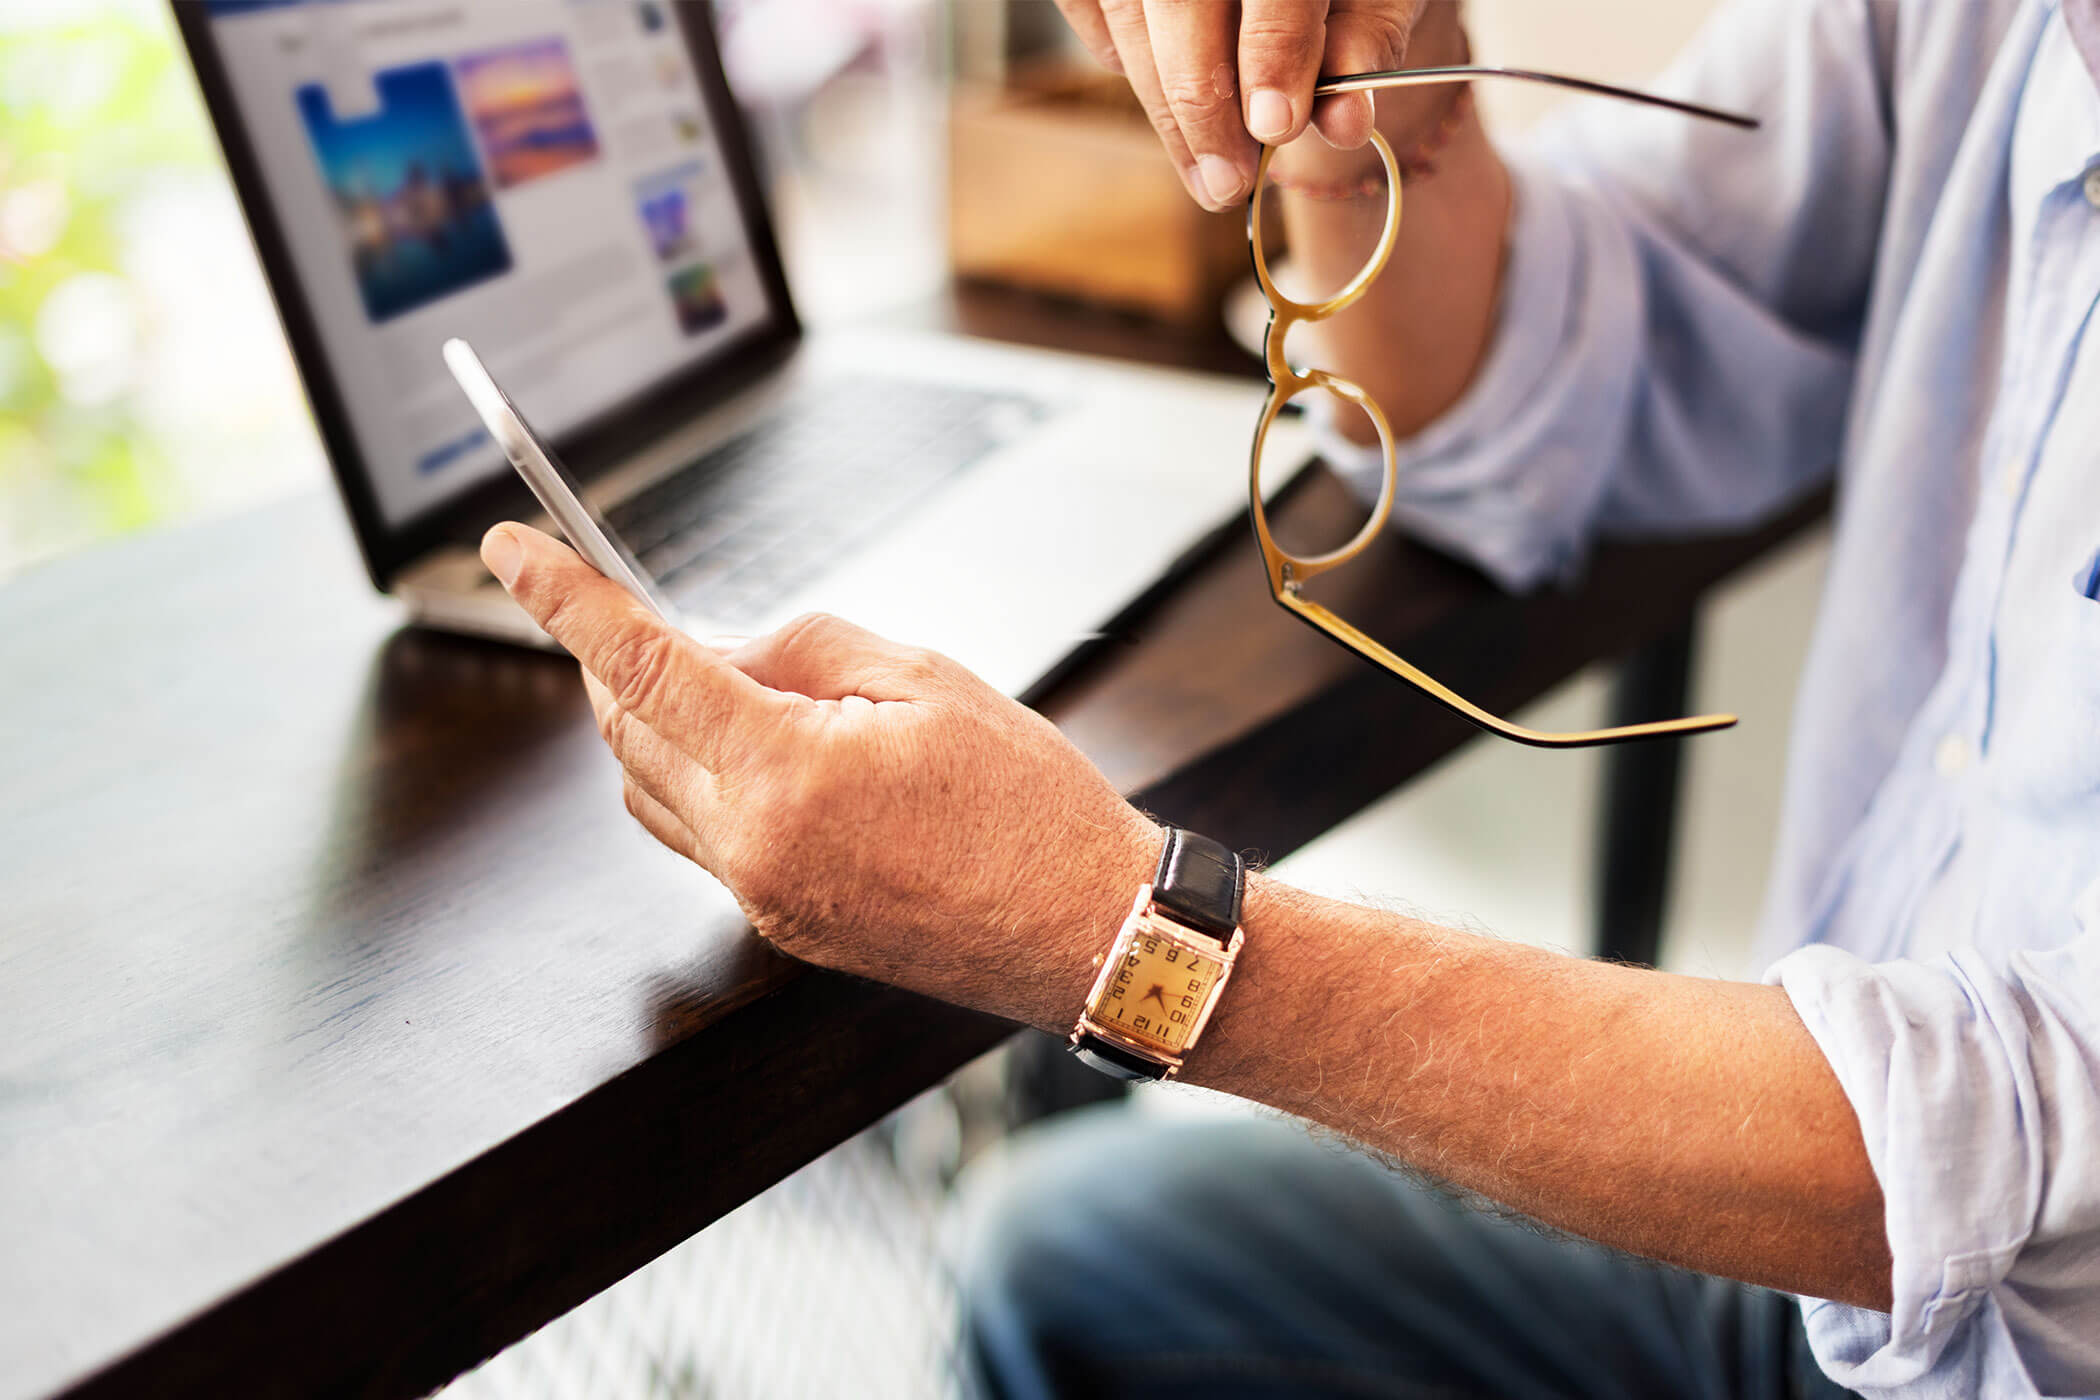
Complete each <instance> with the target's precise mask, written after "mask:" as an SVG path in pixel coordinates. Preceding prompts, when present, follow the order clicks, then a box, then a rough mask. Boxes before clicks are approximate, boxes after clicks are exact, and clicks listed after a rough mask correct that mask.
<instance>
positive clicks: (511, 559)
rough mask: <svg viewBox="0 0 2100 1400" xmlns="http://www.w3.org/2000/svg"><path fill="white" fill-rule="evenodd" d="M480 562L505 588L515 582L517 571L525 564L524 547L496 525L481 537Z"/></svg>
mask: <svg viewBox="0 0 2100 1400" xmlns="http://www.w3.org/2000/svg"><path fill="white" fill-rule="evenodd" d="M481 562H482V563H484V564H486V565H488V566H489V572H490V573H492V574H494V575H495V576H496V582H498V583H500V584H502V585H503V586H504V587H505V588H508V587H510V586H511V584H512V583H514V582H516V581H517V577H518V570H519V569H520V568H521V567H523V565H524V563H525V546H524V545H522V544H519V543H518V537H517V536H516V535H513V534H512V533H511V532H510V531H509V530H507V529H505V528H504V527H503V526H501V525H498V526H496V527H495V528H494V529H492V530H490V531H489V532H488V533H487V534H486V535H483V536H482V537H481Z"/></svg>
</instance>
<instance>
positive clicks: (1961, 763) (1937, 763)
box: [1932, 734, 1969, 778]
mask: <svg viewBox="0 0 2100 1400" xmlns="http://www.w3.org/2000/svg"><path fill="white" fill-rule="evenodd" d="M1932 766H1933V767H1935V768H1937V769H1939V770H1940V776H1941V777H1943V778H1951V777H1953V776H1954V775H1955V774H1957V773H1959V772H1961V771H1962V770H1963V769H1964V768H1967V767H1968V766H1969V745H1968V741H1967V740H1965V739H1963V738H1962V737H1961V735H1959V734H1949V735H1948V736H1947V737H1946V738H1944V739H1942V740H1940V742H1939V743H1938V745H1937V746H1935V747H1934V749H1933V750H1932Z"/></svg>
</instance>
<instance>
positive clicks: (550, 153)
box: [453, 38, 598, 190]
mask: <svg viewBox="0 0 2100 1400" xmlns="http://www.w3.org/2000/svg"><path fill="white" fill-rule="evenodd" d="M453 67H454V69H455V70H456V71H457V72H458V74H459V86H460V93H461V96H462V97H463V98H464V99H465V102H466V106H467V115H468V117H469V118H470V119H471V120H472V121H473V123H474V130H475V131H476V132H477V133H478V134H479V135H480V137H481V149H482V150H483V151H485V152H487V154H488V161H489V172H490V174H492V175H493V176H494V177H495V180H496V187H497V188H498V189H505V190H507V189H510V188H512V187H513V186H516V185H522V184H525V183H526V182H528V181H531V180H537V179H539V178H541V177H542V176H545V175H552V174H553V173H555V172H556V171H558V170H566V169H568V168H569V167H570V166H572V165H580V164H582V163H584V162H585V161H590V160H595V159H597V157H598V134H597V132H596V131H594V130H593V129H592V127H591V118H590V113H589V112H588V111H586V110H585V108H584V102H583V90H582V88H580V87H579V86H578V85H577V82H576V68H575V65H574V64H573V63H572V62H571V61H570V58H569V46H568V45H567V44H565V43H563V42H562V41H561V40H560V39H555V38H547V39H533V40H530V41H528V42H526V43H522V44H512V45H509V46H507V47H504V48H500V49H489V50H487V51H485V52H482V53H475V54H467V55H465V56H463V57H461V58H459V59H458V60H456V61H455V62H454V64H453Z"/></svg>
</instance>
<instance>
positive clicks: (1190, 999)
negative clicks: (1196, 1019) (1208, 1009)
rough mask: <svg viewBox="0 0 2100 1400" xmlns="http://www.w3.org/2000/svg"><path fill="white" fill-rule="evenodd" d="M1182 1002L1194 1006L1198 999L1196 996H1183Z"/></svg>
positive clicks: (1186, 1005)
mask: <svg viewBox="0 0 2100 1400" xmlns="http://www.w3.org/2000/svg"><path fill="white" fill-rule="evenodd" d="M1181 1004H1182V1006H1183V1007H1190V1006H1194V1005H1195V1004H1196V999H1195V998H1194V997H1183V998H1182V999H1181Z"/></svg>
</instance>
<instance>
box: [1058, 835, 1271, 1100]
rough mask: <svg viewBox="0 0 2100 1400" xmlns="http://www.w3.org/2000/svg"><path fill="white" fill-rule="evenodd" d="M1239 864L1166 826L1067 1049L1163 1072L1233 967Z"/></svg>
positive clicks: (1094, 1061)
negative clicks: (1155, 860) (1148, 878)
mask: <svg viewBox="0 0 2100 1400" xmlns="http://www.w3.org/2000/svg"><path fill="white" fill-rule="evenodd" d="M1246 885H1247V869H1246V866H1245V865H1244V864H1243V863H1242V862H1241V860H1240V858H1239V856H1237V855H1236V854H1234V853H1233V852H1232V851H1229V850H1227V849H1226V848H1225V847H1224V846H1222V845H1220V844H1218V843H1217V842H1216V841H1213V840H1211V839H1210V838H1209V837H1208V836H1198V835H1197V834H1196V833H1195V832H1193V831H1182V830H1180V829H1179V828H1176V827H1170V828H1168V830H1167V839H1166V844H1165V845H1163V846H1162V847H1161V848H1160V852H1159V869H1158V871H1157V872H1155V873H1154V875H1153V876H1152V882H1151V883H1150V884H1147V885H1140V886H1138V892H1137V901H1136V903H1134V904H1132V905H1131V907H1130V917H1129V918H1127V919H1125V920H1124V921H1123V927H1122V928H1121V929H1120V930H1118V932H1117V933H1116V940H1115V942H1113V943H1111V944H1110V945H1109V947H1108V951H1107V952H1106V953H1104V954H1102V956H1101V959H1100V963H1099V966H1100V968H1101V975H1100V976H1098V977H1096V978H1095V979H1094V989H1093V991H1091V992H1089V993H1087V998H1086V1007H1085V1009H1084V1010H1082V1011H1081V1012H1080V1013H1079V1024H1078V1025H1076V1026H1074V1027H1073V1028H1072V1038H1071V1040H1070V1042H1069V1045H1070V1048H1071V1051H1072V1053H1073V1054H1075V1055H1077V1056H1078V1057H1079V1058H1080V1059H1081V1060H1083V1061H1085V1062H1086V1063H1087V1064H1089V1065H1092V1066H1093V1067H1094V1068H1095V1069H1098V1070H1100V1071H1101V1072H1102V1073H1103V1074H1108V1075H1113V1076H1115V1077H1116V1078H1118V1079H1171V1078H1173V1077H1174V1075H1175V1074H1176V1073H1177V1072H1179V1071H1180V1069H1181V1061H1182V1057H1183V1056H1184V1055H1186V1054H1187V1053H1188V1052H1189V1051H1190V1050H1192V1049H1194V1048H1195V1045H1196V1040H1197V1038H1198V1037H1199V1036H1201V1035H1202V1034H1203V1027H1204V1025H1205V1024H1206V1023H1208V1022H1209V1020H1210V1013H1211V1011H1212V1010H1213V1009H1215V1008H1216V1006H1217V1004H1218V996H1219V994H1220V993H1221V992H1223V991H1224V990H1225V983H1226V982H1227V981H1228V980H1229V979H1230V978H1231V976H1232V964H1233V960H1234V959H1236V958H1237V957H1238V956H1239V952H1240V944H1241V943H1243V942H1244V941H1245V939H1246V935H1245V934H1244V933H1242V932H1241V930H1240V899H1241V896H1242V894H1243V893H1244V892H1245V890H1246Z"/></svg>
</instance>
